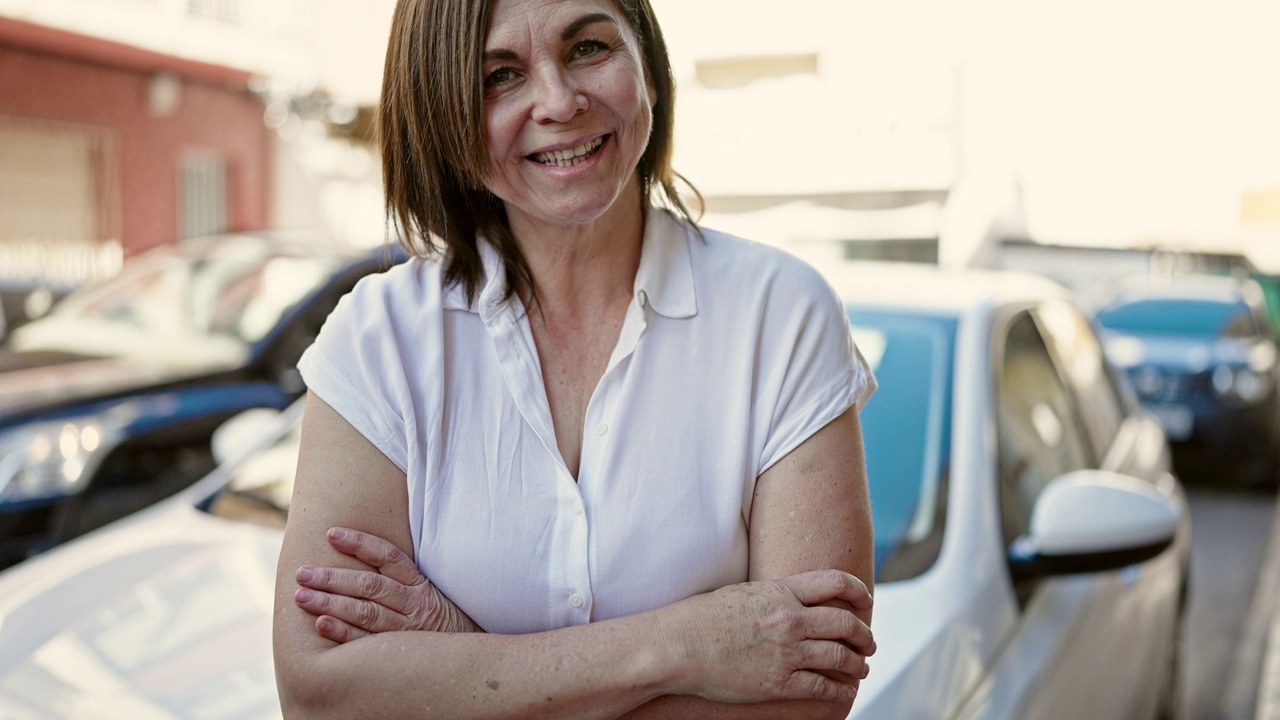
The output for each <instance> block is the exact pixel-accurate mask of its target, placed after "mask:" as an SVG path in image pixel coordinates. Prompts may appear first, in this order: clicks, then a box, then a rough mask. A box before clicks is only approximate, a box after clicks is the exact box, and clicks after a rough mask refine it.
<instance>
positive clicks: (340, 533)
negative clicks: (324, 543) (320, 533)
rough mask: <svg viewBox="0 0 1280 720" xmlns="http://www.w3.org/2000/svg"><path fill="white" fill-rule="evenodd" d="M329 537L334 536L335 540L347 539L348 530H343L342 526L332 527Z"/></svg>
mask: <svg viewBox="0 0 1280 720" xmlns="http://www.w3.org/2000/svg"><path fill="white" fill-rule="evenodd" d="M329 537H331V538H333V539H334V540H345V539H347V531H346V530H343V529H342V528H330V529H329Z"/></svg>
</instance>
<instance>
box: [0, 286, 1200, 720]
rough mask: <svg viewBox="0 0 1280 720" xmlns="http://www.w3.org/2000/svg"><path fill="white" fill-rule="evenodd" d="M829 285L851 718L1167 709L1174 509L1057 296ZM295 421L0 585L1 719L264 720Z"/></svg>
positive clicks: (253, 429) (1072, 314)
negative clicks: (858, 507) (868, 614)
mask: <svg viewBox="0 0 1280 720" xmlns="http://www.w3.org/2000/svg"><path fill="white" fill-rule="evenodd" d="M829 277H830V279H831V281H832V283H833V285H834V286H835V287H836V289H837V290H838V291H839V292H840V293H841V294H842V295H843V296H844V297H845V299H846V301H847V303H848V305H849V314H850V318H851V321H852V325H853V329H854V333H855V336H856V337H857V339H858V342H859V346H860V348H861V349H862V352H863V353H864V355H866V357H867V359H868V360H869V361H870V362H871V363H872V364H873V365H874V366H875V367H876V373H877V377H878V379H879V381H880V389H879V390H878V391H877V394H876V395H875V397H873V399H872V400H871V401H870V403H869V404H868V406H867V407H866V409H865V411H864V413H863V420H862V424H863V429H864V432H865V434H866V445H867V455H868V459H867V462H868V469H869V474H870V478H871V494H872V506H873V511H874V516H875V517H874V519H875V527H876V548H875V553H876V561H877V568H878V571H877V574H878V578H877V588H876V610H875V620H874V623H873V628H874V630H875V632H876V639H877V642H878V645H879V648H880V649H879V652H878V653H877V654H876V656H875V658H873V660H872V668H873V671H872V674H871V677H870V678H869V679H868V680H867V681H865V683H864V684H863V687H862V693H861V695H860V696H859V698H858V701H857V702H856V703H855V705H854V711H853V714H852V717H855V718H860V719H872V718H890V719H894V720H897V719H901V718H922V719H923V718H929V719H938V718H951V719H954V720H962V719H963V720H971V719H976V718H1010V719H1012V718H1017V719H1019V720H1030V719H1035V718H1072V719H1073V720H1074V719H1077V718H1089V719H1090V720H1102V719H1105V718H1116V719H1117V720H1119V719H1123V720H1134V719H1137V718H1154V717H1156V716H1157V712H1161V711H1165V712H1167V711H1168V710H1169V706H1168V705H1167V703H1166V702H1165V701H1167V700H1168V699H1170V698H1172V695H1173V693H1172V689H1173V687H1174V679H1175V677H1176V672H1177V664H1176V658H1177V655H1178V652H1177V651H1178V636H1179V632H1178V631H1179V629H1180V627H1181V622H1180V620H1181V614H1182V610H1183V607H1184V602H1185V598H1186V593H1185V590H1186V582H1187V576H1186V567H1187V559H1188V549H1189V536H1188V533H1189V527H1188V522H1187V513H1186V505H1185V499H1184V497H1183V495H1182V492H1181V490H1180V488H1179V486H1178V484H1177V482H1176V480H1174V478H1173V476H1172V475H1170V473H1169V456H1168V451H1167V448H1166V445H1165V440H1164V436H1163V435H1162V433H1161V430H1160V427H1159V425H1158V424H1157V423H1156V422H1155V421H1154V419H1153V418H1151V417H1150V416H1148V415H1146V414H1145V413H1143V412H1142V411H1141V410H1139V409H1138V408H1137V405H1136V403H1135V402H1134V401H1133V400H1132V399H1131V397H1130V394H1129V393H1128V391H1127V390H1126V389H1125V386H1124V385H1123V380H1119V381H1118V380H1117V378H1116V376H1115V375H1114V374H1113V373H1112V371H1111V369H1110V368H1109V366H1107V365H1106V363H1105V361H1104V360H1103V358H1102V354H1101V349H1100V347H1099V345H1098V341H1097V338H1096V337H1095V335H1094V334H1093V331H1092V329H1091V327H1090V325H1089V323H1088V322H1087V321H1086V320H1085V318H1084V316H1083V315H1082V314H1081V313H1080V312H1079V311H1078V310H1077V309H1076V308H1075V307H1074V305H1073V304H1072V303H1071V300H1070V298H1069V296H1068V295H1066V293H1065V291H1062V290H1061V289H1059V288H1058V287H1057V286H1055V285H1052V284H1051V283H1048V282H1047V281H1043V280H1038V279H1036V278H1033V277H1029V276H1016V275H1007V274H977V273H970V272H963V273H949V272H944V271H939V270H937V269H933V268H924V267H901V266H890V265H876V264H859V265H856V266H850V267H847V268H836V269H832V270H830V272H829ZM251 412H256V413H270V412H271V411H251ZM300 415H301V407H300V405H295V406H293V407H291V408H290V409H289V410H287V411H285V413H284V414H282V415H280V416H279V417H276V418H271V417H267V418H266V419H264V418H263V417H262V416H257V417H254V416H247V417H240V418H237V419H235V420H233V421H232V422H231V423H230V424H229V425H228V426H226V427H225V428H224V429H223V431H222V432H221V433H220V436H219V438H218V440H219V442H220V443H221V444H223V445H224V446H225V447H227V448H231V449H232V450H223V451H222V452H223V454H224V455H226V454H227V453H230V452H238V454H239V455H240V458H239V459H238V460H235V461H230V462H227V463H224V464H223V465H222V466H221V467H220V468H219V469H218V470H217V471H215V472H214V473H213V474H212V475H211V476H209V477H208V478H206V479H204V480H203V481H201V482H200V483H199V484H197V485H196V486H194V487H192V488H191V489H189V490H188V491H186V492H184V493H183V494H182V495H179V496H176V497H174V498H172V499H170V500H169V501H166V502H164V503H161V504H160V505H157V506H155V507H152V508H150V509H148V510H146V511H143V512H142V513H139V514H137V515H135V516H132V517H130V518H127V519H126V520H124V521H121V522H120V523H117V524H115V525H112V526H109V527H107V528H104V529H103V530H101V531H99V532H97V533H94V534H92V535H89V536H87V537H85V538H82V539H80V540H77V541H75V542H73V543H71V544H69V545H67V546H64V547H62V548H58V549H56V550H54V551H52V552H50V553H48V554H46V555H44V556H42V557H39V558H36V559H34V560H31V561H28V562H26V563H23V564H22V565H19V566H17V567H15V568H13V569H11V570H9V571H7V572H5V573H3V574H0V718H4V719H6V720H7V719H8V718H15V719H22V720H25V719H26V718H47V717H65V718H130V719H135V718H136V719H146V718H166V719H167V718H201V719H204V720H217V719H220V718H276V717H279V708H278V705H277V698H276V688H275V678H274V673H273V670H272V660H271V647H270V636H271V612H272V598H273V591H272V585H273V582H274V570H275V562H276V556H277V554H278V552H279V547H280V532H281V531H280V528H281V527H282V526H283V517H284V513H285V512H286V510H285V508H286V506H287V502H288V499H289V496H290V486H291V483H292V477H293V471H294V463H295V461H296V454H297V442H298V428H299V424H298V418H299V417H300ZM244 438H254V441H246V440H244ZM255 443H256V447H251V448H249V449H248V450H245V449H244V448H245V447H246V445H254V444H255ZM237 448H240V449H239V450H238V451H237V450H236V449H237Z"/></svg>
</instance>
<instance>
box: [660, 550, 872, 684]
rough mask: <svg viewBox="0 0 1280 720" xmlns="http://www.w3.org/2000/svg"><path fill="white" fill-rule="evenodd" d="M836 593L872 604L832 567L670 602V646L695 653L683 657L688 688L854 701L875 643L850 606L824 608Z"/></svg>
mask: <svg viewBox="0 0 1280 720" xmlns="http://www.w3.org/2000/svg"><path fill="white" fill-rule="evenodd" d="M837 599H839V600H844V601H845V602H848V603H849V604H850V605H852V606H853V607H854V608H856V609H861V610H869V609H870V607H871V597H870V595H869V594H868V593H867V590H866V587H865V586H863V584H862V583H861V582H859V581H858V580H857V579H856V578H854V577H853V576H852V575H848V574H847V573H842V572H839V571H834V570H830V571H827V570H823V571H816V572H810V573H802V574H800V575H794V576H791V577H788V578H784V579H782V580H775V581H763V582H751V583H742V584H739V585H731V586H728V587H725V588H721V589H720V590H717V591H715V592H711V593H707V594H705V595H700V596H697V597H695V598H691V599H689V600H687V601H685V602H683V603H679V604H677V605H676V606H672V607H673V608H677V607H678V608H679V611H680V613H681V615H682V617H677V618H676V619H675V622H674V623H672V624H671V626H670V632H671V633H672V634H673V635H674V637H672V638H671V640H670V646H671V647H675V648H683V649H685V651H686V652H687V653H689V654H690V655H689V656H688V657H685V658H682V662H681V663H680V664H681V665H682V666H683V667H685V668H688V669H689V672H688V674H687V676H688V687H686V688H684V689H683V690H684V692H685V693H686V694H696V695H700V696H701V697H704V698H706V699H708V700H712V701H716V702H727V703H743V702H762V701H765V700H771V699H777V698H789V699H801V698H817V699H826V700H842V699H843V700H852V699H853V698H854V697H855V696H856V694H857V688H858V683H859V681H860V680H861V678H862V677H864V675H865V672H866V657H867V656H869V655H872V654H873V653H875V650H876V646H875V640H874V638H873V637H872V635H871V630H870V629H869V628H868V627H867V626H866V624H865V623H863V622H862V621H861V620H859V619H858V618H857V617H856V616H855V615H854V614H853V613H852V612H851V611H849V610H845V609H840V608H836V607H822V606H820V603H825V602H828V601H831V600H837Z"/></svg>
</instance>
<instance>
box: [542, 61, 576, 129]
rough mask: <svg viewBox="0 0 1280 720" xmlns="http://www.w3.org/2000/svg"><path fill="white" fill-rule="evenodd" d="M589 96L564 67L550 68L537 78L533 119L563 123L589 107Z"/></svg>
mask: <svg viewBox="0 0 1280 720" xmlns="http://www.w3.org/2000/svg"><path fill="white" fill-rule="evenodd" d="M587 105H588V102H587V96H586V95H584V94H583V93H582V92H580V91H579V90H578V88H577V87H576V86H575V84H574V83H573V82H572V78H571V77H570V76H569V74H568V73H566V72H564V71H563V69H560V68H557V69H554V70H553V69H548V70H546V71H544V72H541V73H538V78H537V79H536V80H535V92H534V101H533V119H534V120H535V121H537V122H540V123H557V122H559V123H563V122H568V121H570V120H572V119H573V118H574V117H575V116H577V115H578V114H580V113H582V112H585V111H586V109H587Z"/></svg>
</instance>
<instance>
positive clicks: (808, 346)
mask: <svg viewBox="0 0 1280 720" xmlns="http://www.w3.org/2000/svg"><path fill="white" fill-rule="evenodd" d="M796 265H797V266H798V267H792V268H788V269H787V271H786V272H783V273H779V276H778V277H777V278H776V279H775V282H774V286H773V287H772V288H771V291H770V293H769V301H768V303H767V306H766V311H765V316H764V320H763V323H764V326H763V330H764V338H762V340H763V346H762V347H763V352H764V353H766V354H767V358H766V359H764V360H763V361H762V362H761V368H762V370H761V378H760V387H759V389H760V390H761V391H762V392H763V393H764V395H763V396H762V397H761V400H762V401H763V405H764V407H769V408H771V412H769V413H768V415H767V422H768V431H767V434H766V436H765V441H764V443H763V450H762V452H761V455H760V465H759V468H760V469H759V472H758V473H757V476H759V474H761V473H764V471H765V470H768V469H769V468H770V467H772V466H773V465H774V463H776V462H777V461H778V460H781V459H782V458H783V457H785V456H786V455H787V454H788V453H790V452H791V451H792V450H794V449H795V448H796V447H798V446H799V445H800V444H801V443H803V442H804V441H805V440H807V439H808V438H809V437H810V436H812V435H813V434H814V433H816V432H817V431H818V430H821V429H822V428H823V427H824V426H826V425H827V424H828V423H830V422H831V421H832V420H835V419H836V418H837V417H839V416H840V415H841V414H843V413H844V412H845V411H846V410H848V409H849V408H850V407H853V406H855V405H856V406H857V407H858V408H859V410H860V409H861V407H862V405H863V403H865V402H866V400H867V399H868V398H869V397H870V396H871V394H872V393H873V392H874V391H875V388H876V381H875V377H874V376H873V375H872V372H871V369H870V367H869V366H868V365H867V363H866V361H865V360H864V359H863V357H862V354H861V353H860V352H858V348H857V345H856V344H855V343H854V341H853V333H852V330H851V328H850V326H849V318H848V315H847V314H846V312H845V308H844V304H843V303H842V302H841V301H840V299H839V298H838V297H837V296H836V293H835V291H834V290H832V289H831V286H830V285H829V284H828V283H827V282H826V280H825V279H823V278H822V276H821V275H820V274H819V273H818V272H817V271H816V270H813V269H812V268H811V267H809V266H808V265H804V264H803V263H799V262H798V261H797V262H796Z"/></svg>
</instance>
